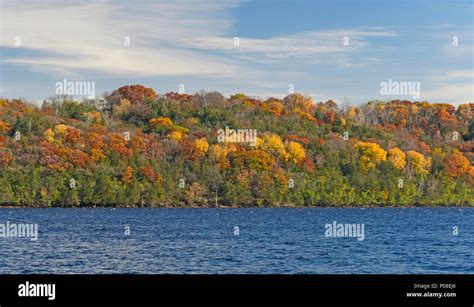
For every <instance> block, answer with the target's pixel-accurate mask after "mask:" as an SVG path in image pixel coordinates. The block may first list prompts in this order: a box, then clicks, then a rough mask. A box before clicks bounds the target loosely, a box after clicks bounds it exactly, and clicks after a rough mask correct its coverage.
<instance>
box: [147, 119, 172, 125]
mask: <svg viewBox="0 0 474 307" xmlns="http://www.w3.org/2000/svg"><path fill="white" fill-rule="evenodd" d="M149 122H150V124H152V125H153V126H158V125H162V126H168V127H171V126H173V121H172V120H171V118H169V117H155V118H152V119H150V121H149Z"/></svg>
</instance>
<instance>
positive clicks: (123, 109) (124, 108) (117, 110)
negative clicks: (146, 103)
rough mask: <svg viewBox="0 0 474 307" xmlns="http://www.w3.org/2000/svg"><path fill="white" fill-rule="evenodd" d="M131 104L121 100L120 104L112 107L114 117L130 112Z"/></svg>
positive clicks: (128, 101) (126, 100)
mask: <svg viewBox="0 0 474 307" xmlns="http://www.w3.org/2000/svg"><path fill="white" fill-rule="evenodd" d="M131 105H132V103H131V102H130V100H128V99H121V100H120V103H119V104H118V105H116V106H115V107H114V110H113V113H114V115H115V116H120V115H122V114H125V113H127V112H128V111H129V110H130V107H131Z"/></svg>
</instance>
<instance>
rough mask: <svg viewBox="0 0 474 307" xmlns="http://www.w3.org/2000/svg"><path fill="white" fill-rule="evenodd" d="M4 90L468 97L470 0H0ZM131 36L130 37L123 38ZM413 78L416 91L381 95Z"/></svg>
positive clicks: (471, 87) (15, 94) (353, 100)
mask: <svg viewBox="0 0 474 307" xmlns="http://www.w3.org/2000/svg"><path fill="white" fill-rule="evenodd" d="M0 3H1V4H0V14H1V15H0V17H1V19H0V25H1V27H0V52H1V53H0V97H4V98H24V99H31V100H42V99H44V98H47V97H50V96H53V95H54V93H55V90H56V83H57V82H61V81H63V80H64V79H66V80H68V81H72V82H94V83H95V91H96V95H97V96H100V95H101V94H103V93H104V92H111V91H113V90H114V89H117V88H118V87H120V86H122V85H126V84H142V85H145V86H149V87H152V88H153V89H154V90H155V91H156V92H157V93H161V94H163V93H166V92H170V91H174V92H177V91H178V90H179V89H180V85H184V91H185V92H186V93H189V94H193V93H195V92H198V91H201V90H204V91H208V92H209V91H218V92H221V93H223V94H224V95H226V96H229V95H231V94H234V93H238V92H243V93H246V94H248V95H249V96H256V97H260V98H267V97H271V96H273V97H278V98H282V97H284V96H286V95H288V93H289V90H290V88H294V91H295V92H299V93H302V94H305V95H310V96H311V97H313V99H314V100H315V101H326V100H329V99H333V100H335V101H336V102H338V103H343V104H356V105H357V104H360V103H363V102H367V101H371V100H376V99H379V100H389V99H409V100H419V101H430V102H448V103H452V104H455V105H456V104H459V103H466V102H474V82H473V81H474V69H473V64H474V1H472V0H462V1H461V0H450V1H438V0H424V1H422V0H385V1H380V0H359V1H353V0H308V1H305V0H296V1H290V0H285V1H283V0H260V1H258V0H257V1H250V0H248V1H237V0H235V1H225V0H224V1H223V0H221V1H205V0H202V1H191V0H188V1H161V0H155V1H120V0H115V1H106V0H99V1H76V0H66V1H64V0H63V1H51V0H42V1H32V0H24V1H16V0H15V1H10V0H0ZM127 43H129V44H127ZM389 80H391V81H394V82H417V83H419V86H420V95H419V96H420V97H419V98H418V99H413V95H400V94H399V95H382V93H381V83H382V82H388V81H389Z"/></svg>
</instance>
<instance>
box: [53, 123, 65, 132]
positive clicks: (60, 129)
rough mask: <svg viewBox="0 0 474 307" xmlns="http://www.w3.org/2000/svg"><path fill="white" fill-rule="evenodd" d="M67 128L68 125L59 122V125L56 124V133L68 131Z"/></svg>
mask: <svg viewBox="0 0 474 307" xmlns="http://www.w3.org/2000/svg"><path fill="white" fill-rule="evenodd" d="M67 129H68V128H67V126H66V125H63V124H59V125H56V126H54V131H56V133H59V134H64V133H66V132H67Z"/></svg>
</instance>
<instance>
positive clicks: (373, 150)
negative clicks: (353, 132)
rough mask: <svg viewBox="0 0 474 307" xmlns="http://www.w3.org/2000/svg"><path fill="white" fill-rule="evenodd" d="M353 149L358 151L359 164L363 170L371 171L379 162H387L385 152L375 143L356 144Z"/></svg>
mask: <svg viewBox="0 0 474 307" xmlns="http://www.w3.org/2000/svg"><path fill="white" fill-rule="evenodd" d="M355 148H356V149H357V150H358V151H359V153H360V155H361V157H360V164H361V167H362V169H363V170H365V171H367V170H372V169H375V168H376V167H377V165H379V164H380V163H381V162H383V161H386V160H387V151H386V150H385V149H383V148H382V147H380V145H379V144H377V143H371V142H361V141H359V142H357V143H356V145H355Z"/></svg>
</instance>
